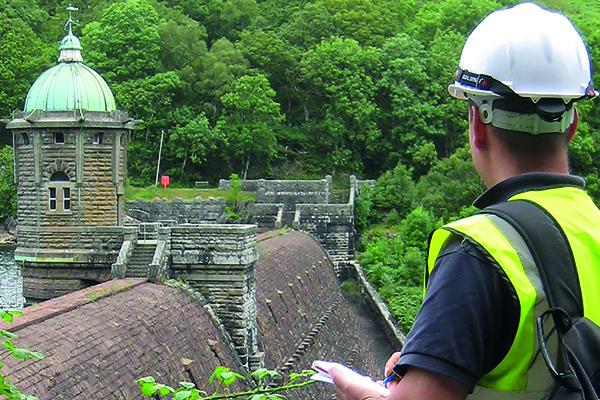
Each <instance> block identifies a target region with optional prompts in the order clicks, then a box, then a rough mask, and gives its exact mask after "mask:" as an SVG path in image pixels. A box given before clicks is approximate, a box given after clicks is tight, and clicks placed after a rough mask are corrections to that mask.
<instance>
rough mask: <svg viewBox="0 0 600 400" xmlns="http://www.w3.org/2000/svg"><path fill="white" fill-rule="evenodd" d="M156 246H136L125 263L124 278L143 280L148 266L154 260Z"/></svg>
mask: <svg viewBox="0 0 600 400" xmlns="http://www.w3.org/2000/svg"><path fill="white" fill-rule="evenodd" d="M155 250H156V244H155V243H151V244H145V243H144V244H139V243H138V244H136V246H135V247H134V248H133V252H132V253H131V257H130V258H129V262H128V263H127V270H126V272H125V277H126V278H145V277H146V276H148V266H149V265H150V263H152V258H154V251H155Z"/></svg>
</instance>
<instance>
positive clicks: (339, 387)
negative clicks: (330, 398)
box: [327, 367, 385, 400]
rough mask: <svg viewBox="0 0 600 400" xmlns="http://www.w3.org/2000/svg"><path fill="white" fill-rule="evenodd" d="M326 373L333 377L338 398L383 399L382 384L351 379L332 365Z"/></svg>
mask: <svg viewBox="0 0 600 400" xmlns="http://www.w3.org/2000/svg"><path fill="white" fill-rule="evenodd" d="M327 373H328V374H329V376H331V379H333V383H334V384H335V391H336V392H337V396H338V397H337V398H338V399H339V400H383V399H385V397H384V396H382V395H381V394H380V393H381V390H382V389H383V385H380V384H378V383H375V382H369V381H368V380H366V381H365V380H357V379H351V378H349V377H348V376H347V375H345V374H344V373H343V372H342V371H340V370H339V369H337V368H335V367H332V368H330V369H329V370H328V371H327Z"/></svg>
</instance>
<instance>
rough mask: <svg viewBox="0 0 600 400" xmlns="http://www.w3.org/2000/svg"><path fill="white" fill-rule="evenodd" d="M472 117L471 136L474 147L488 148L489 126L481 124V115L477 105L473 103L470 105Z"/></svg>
mask: <svg viewBox="0 0 600 400" xmlns="http://www.w3.org/2000/svg"><path fill="white" fill-rule="evenodd" d="M469 107H470V108H471V109H470V114H471V115H470V117H471V121H470V122H471V128H470V129H471V135H472V138H471V140H472V145H473V146H475V147H476V148H478V149H483V148H485V147H486V146H487V142H488V136H487V135H488V132H487V128H488V127H487V125H486V124H484V123H483V122H481V115H480V114H479V109H478V108H477V105H476V104H475V103H473V102H471V103H470V105H469Z"/></svg>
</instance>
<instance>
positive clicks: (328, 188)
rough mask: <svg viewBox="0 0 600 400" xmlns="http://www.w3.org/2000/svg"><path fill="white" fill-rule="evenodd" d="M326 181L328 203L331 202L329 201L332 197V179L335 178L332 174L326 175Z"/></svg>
mask: <svg viewBox="0 0 600 400" xmlns="http://www.w3.org/2000/svg"><path fill="white" fill-rule="evenodd" d="M325 181H326V186H325V187H326V189H325V191H326V193H327V195H326V196H327V201H326V203H329V202H330V199H331V188H332V181H333V178H332V177H331V175H326V176H325Z"/></svg>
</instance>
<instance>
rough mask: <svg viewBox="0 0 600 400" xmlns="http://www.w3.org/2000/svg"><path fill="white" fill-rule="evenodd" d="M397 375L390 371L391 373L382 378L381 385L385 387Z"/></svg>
mask: <svg viewBox="0 0 600 400" xmlns="http://www.w3.org/2000/svg"><path fill="white" fill-rule="evenodd" d="M397 376H398V375H397V374H396V373H395V372H394V371H392V373H391V374H390V375H389V376H387V377H386V378H385V379H384V380H383V386H385V387H387V386H388V384H389V383H390V382H391V381H393V380H394V379H396V377H397Z"/></svg>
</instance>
